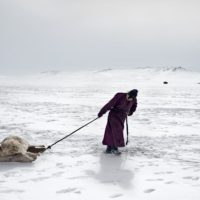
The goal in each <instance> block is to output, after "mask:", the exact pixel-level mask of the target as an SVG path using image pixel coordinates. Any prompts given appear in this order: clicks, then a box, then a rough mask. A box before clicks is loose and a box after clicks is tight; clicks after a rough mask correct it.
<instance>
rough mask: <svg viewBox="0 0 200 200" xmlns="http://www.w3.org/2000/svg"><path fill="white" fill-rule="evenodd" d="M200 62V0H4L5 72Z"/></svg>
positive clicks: (1, 66) (1, 43)
mask: <svg viewBox="0 0 200 200" xmlns="http://www.w3.org/2000/svg"><path fill="white" fill-rule="evenodd" d="M145 66H183V67H186V68H190V69H200V1H199V0H0V72H1V73H22V72H26V73H27V72H36V71H44V70H48V69H51V70H52V69H55V70H68V69H72V70H77V69H97V68H108V67H109V68H122V67H124V68H133V67H145Z"/></svg>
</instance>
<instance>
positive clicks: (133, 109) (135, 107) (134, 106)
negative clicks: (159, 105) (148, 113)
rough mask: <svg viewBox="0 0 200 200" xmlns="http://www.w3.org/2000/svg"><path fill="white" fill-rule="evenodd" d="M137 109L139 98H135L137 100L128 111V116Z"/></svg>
mask: <svg viewBox="0 0 200 200" xmlns="http://www.w3.org/2000/svg"><path fill="white" fill-rule="evenodd" d="M136 109H137V99H135V102H134V104H133V105H132V107H131V109H130V111H129V113H128V116H131V115H132V114H133V113H134V112H135V111H136Z"/></svg>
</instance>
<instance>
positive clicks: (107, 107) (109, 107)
mask: <svg viewBox="0 0 200 200" xmlns="http://www.w3.org/2000/svg"><path fill="white" fill-rule="evenodd" d="M119 96H120V94H119V93H117V94H116V95H115V96H114V97H113V98H112V99H111V100H110V101H109V102H108V103H107V104H106V105H105V106H103V108H102V109H101V110H100V111H99V113H98V117H101V116H102V115H103V114H105V113H106V112H107V111H108V110H111V109H112V108H113V107H114V106H115V105H116V103H117V101H118V99H119Z"/></svg>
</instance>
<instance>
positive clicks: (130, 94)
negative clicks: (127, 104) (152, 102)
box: [127, 89, 138, 101]
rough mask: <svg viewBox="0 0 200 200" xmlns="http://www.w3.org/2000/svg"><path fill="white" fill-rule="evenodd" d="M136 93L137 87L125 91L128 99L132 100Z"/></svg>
mask: <svg viewBox="0 0 200 200" xmlns="http://www.w3.org/2000/svg"><path fill="white" fill-rule="evenodd" d="M137 94H138V90H137V89H133V90H131V91H129V92H128V93H127V99H128V100H129V101H132V100H133V99H135V98H136V97H137Z"/></svg>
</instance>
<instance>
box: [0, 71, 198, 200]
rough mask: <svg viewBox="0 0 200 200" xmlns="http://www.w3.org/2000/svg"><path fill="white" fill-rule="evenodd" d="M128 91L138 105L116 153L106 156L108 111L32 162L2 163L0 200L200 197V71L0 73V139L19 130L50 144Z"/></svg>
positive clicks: (195, 199) (31, 139)
mask: <svg viewBox="0 0 200 200" xmlns="http://www.w3.org/2000/svg"><path fill="white" fill-rule="evenodd" d="M164 81H166V82H168V84H163V82H164ZM134 88H136V89H138V90H139V94H138V109H137V111H136V113H135V114H134V115H133V116H132V117H130V118H129V129H130V139H129V140H130V143H129V145H128V146H127V147H125V148H124V149H121V151H122V155H121V156H114V155H106V154H104V149H105V147H104V146H103V145H102V144H101V141H102V137H103V133H104V128H105V125H106V120H107V114H106V115H104V116H103V117H102V118H100V119H98V120H97V121H95V122H94V123H93V124H91V125H89V126H88V127H85V128H84V129H82V130H80V131H79V132H77V133H76V134H74V135H73V136H71V137H70V138H68V139H66V140H65V141H62V142H61V143H58V144H57V145H55V146H54V147H53V148H52V149H51V150H48V151H46V152H45V153H44V154H42V155H40V156H39V157H38V159H37V160H36V161H35V162H34V163H29V164H24V163H0V199H1V200H11V199H15V200H27V199H28V200H35V199H49V200H55V199H56V200H63V199H72V200H90V199H103V200H106V199H119V200H120V199H122V200H130V199H136V200H146V199H153V200H160V199H162V200H169V199H171V200H177V199H181V200H191V199H192V200H199V199H200V132H199V130H200V73H199V72H193V71H188V70H186V69H184V68H182V67H165V68H151V67H146V68H135V69H127V70H126V69H118V70H114V69H110V68H107V69H103V70H96V71H82V72H81V71H79V72H60V71H46V72H42V73H40V74H35V75H26V76H20V77H19V76H18V77H8V76H1V77H0V113H1V119H0V140H1V141H2V140H3V139H4V138H5V137H7V136H8V135H18V136H20V137H23V138H25V139H26V140H27V141H28V142H29V143H30V144H44V145H46V146H48V145H50V144H51V143H53V142H55V141H56V140H58V139H60V138H62V137H63V136H65V135H66V134H69V133H70V132H72V131H73V130H75V129H77V128H79V127H80V126H82V125H84V124H86V123H87V122H89V121H90V120H92V119H94V118H96V116H97V113H98V111H99V110H100V108H101V107H102V106H103V105H104V104H105V103H107V101H108V100H110V99H111V98H112V97H113V96H114V94H115V93H116V92H127V91H129V90H131V89H134Z"/></svg>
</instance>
